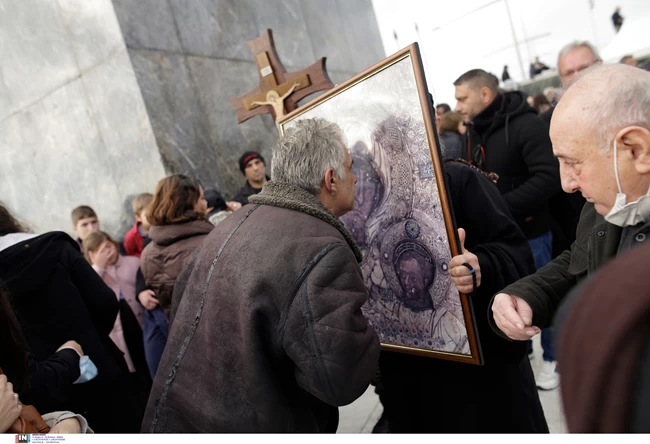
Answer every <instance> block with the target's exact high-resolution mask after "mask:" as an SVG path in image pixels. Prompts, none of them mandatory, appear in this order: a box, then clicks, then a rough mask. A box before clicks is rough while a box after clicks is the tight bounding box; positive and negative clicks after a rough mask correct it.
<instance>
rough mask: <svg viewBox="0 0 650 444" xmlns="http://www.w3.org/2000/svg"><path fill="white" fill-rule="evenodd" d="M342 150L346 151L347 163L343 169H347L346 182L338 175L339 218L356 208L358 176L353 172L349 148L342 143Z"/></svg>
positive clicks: (344, 163)
mask: <svg viewBox="0 0 650 444" xmlns="http://www.w3.org/2000/svg"><path fill="white" fill-rule="evenodd" d="M341 148H342V149H343V150H345V162H343V168H344V169H345V180H340V176H338V175H337V177H338V179H339V181H338V188H337V194H336V199H337V201H338V205H337V207H338V208H339V214H337V216H338V217H341V216H342V215H344V214H345V213H347V212H348V211H350V210H352V209H353V208H354V198H355V196H356V184H357V180H358V178H357V176H356V175H355V174H354V172H353V171H352V165H353V163H354V162H353V159H352V156H351V155H350V152H349V151H348V149H347V147H346V146H345V145H344V144H343V143H341Z"/></svg>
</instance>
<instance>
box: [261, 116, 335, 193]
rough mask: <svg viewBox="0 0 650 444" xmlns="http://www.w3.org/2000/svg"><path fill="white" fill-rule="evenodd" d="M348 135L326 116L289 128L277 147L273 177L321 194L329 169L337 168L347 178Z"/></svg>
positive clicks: (305, 120)
mask: <svg viewBox="0 0 650 444" xmlns="http://www.w3.org/2000/svg"><path fill="white" fill-rule="evenodd" d="M341 144H345V135H344V134H343V132H342V131H341V128H340V127H339V126H338V125H337V124H335V123H332V122H329V121H327V120H325V119H320V118H316V119H304V120H299V121H297V122H296V124H295V126H292V127H291V128H289V129H287V130H286V132H285V134H284V136H283V137H281V138H280V140H278V141H277V143H276V144H275V146H274V147H273V162H272V164H273V167H272V175H273V180H275V181H279V182H286V183H290V184H292V185H295V186H297V187H299V188H302V189H303V190H305V191H308V192H309V193H312V194H315V195H316V194H318V193H319V192H320V189H321V186H322V184H323V178H324V177H325V172H326V171H327V170H328V169H329V168H333V169H334V171H335V172H336V175H337V176H338V177H339V178H340V179H341V180H345V168H344V163H345V151H344V150H343V149H342V146H341Z"/></svg>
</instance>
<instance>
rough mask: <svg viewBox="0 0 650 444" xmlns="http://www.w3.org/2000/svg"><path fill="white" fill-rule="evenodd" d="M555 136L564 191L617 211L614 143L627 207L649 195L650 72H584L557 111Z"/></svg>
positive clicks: (609, 68)
mask: <svg viewBox="0 0 650 444" xmlns="http://www.w3.org/2000/svg"><path fill="white" fill-rule="evenodd" d="M550 136H551V141H552V142H553V152H554V154H555V155H556V156H557V157H558V159H559V160H560V173H561V178H562V188H563V189H564V190H565V191H566V192H576V191H581V192H582V193H583V195H585V197H586V198H587V200H589V201H591V202H593V203H594V204H595V205H596V210H597V211H598V212H599V213H600V214H603V215H605V214H607V212H608V211H609V210H610V209H611V208H612V206H613V204H614V201H615V198H616V193H617V191H618V187H617V185H616V179H615V176H614V160H615V159H614V156H613V152H612V150H611V148H612V146H613V143H614V141H616V143H617V148H618V153H617V154H618V156H617V158H616V159H617V162H618V163H617V165H618V170H619V175H620V176H621V188H622V190H623V193H625V194H626V195H627V196H628V202H631V201H633V200H635V199H632V197H636V199H638V198H639V197H640V196H642V195H645V194H646V193H647V191H648V187H649V186H650V73H649V72H646V71H643V70H641V69H638V68H633V67H631V66H627V65H621V64H617V65H595V66H593V67H591V68H589V69H587V70H585V71H584V72H583V73H581V74H580V76H579V77H578V79H577V80H576V81H575V82H574V83H573V85H572V86H571V87H570V88H569V89H568V90H567V91H566V92H565V93H564V96H563V97H562V99H561V100H560V102H559V104H558V106H557V107H556V109H555V112H554V113H553V119H552V120H551V131H550ZM646 151H647V154H646ZM646 164H647V165H646ZM646 168H647V171H646Z"/></svg>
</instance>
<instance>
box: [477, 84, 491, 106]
mask: <svg viewBox="0 0 650 444" xmlns="http://www.w3.org/2000/svg"><path fill="white" fill-rule="evenodd" d="M480 95H481V102H482V103H483V104H484V105H487V104H488V103H490V101H491V100H492V91H490V88H488V87H487V86H484V87H482V88H481V92H480Z"/></svg>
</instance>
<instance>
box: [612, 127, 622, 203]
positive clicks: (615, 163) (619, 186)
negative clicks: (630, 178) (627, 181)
mask: <svg viewBox="0 0 650 444" xmlns="http://www.w3.org/2000/svg"><path fill="white" fill-rule="evenodd" d="M614 175H615V176H616V186H617V187H618V192H619V193H621V194H623V188H621V181H620V179H619V178H618V146H617V145H616V139H614Z"/></svg>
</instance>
